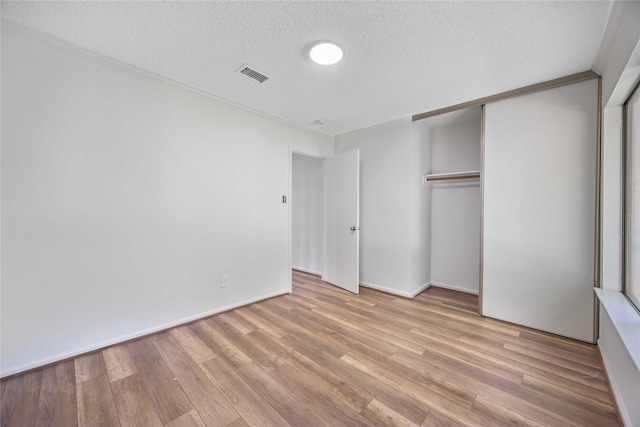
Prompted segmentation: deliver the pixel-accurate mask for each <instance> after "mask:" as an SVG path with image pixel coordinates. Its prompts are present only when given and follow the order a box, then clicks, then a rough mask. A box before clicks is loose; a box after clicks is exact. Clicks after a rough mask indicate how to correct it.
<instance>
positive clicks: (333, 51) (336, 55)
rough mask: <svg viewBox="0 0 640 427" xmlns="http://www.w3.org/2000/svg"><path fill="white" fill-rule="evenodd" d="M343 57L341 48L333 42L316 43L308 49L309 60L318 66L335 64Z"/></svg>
mask: <svg viewBox="0 0 640 427" xmlns="http://www.w3.org/2000/svg"><path fill="white" fill-rule="evenodd" d="M343 57H344V51H343V50H342V46H340V45H339V44H338V43H335V42H329V41H321V42H317V43H314V45H313V46H311V49H309V58H311V60H312V61H313V62H315V63H316V64H320V65H334V64H337V63H338V62H340V61H341V60H342V58H343Z"/></svg>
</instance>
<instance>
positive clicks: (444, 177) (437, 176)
mask: <svg viewBox="0 0 640 427" xmlns="http://www.w3.org/2000/svg"><path fill="white" fill-rule="evenodd" d="M474 178H480V171H469V172H453V173H433V174H428V175H425V176H424V179H425V181H449V180H456V179H474Z"/></svg>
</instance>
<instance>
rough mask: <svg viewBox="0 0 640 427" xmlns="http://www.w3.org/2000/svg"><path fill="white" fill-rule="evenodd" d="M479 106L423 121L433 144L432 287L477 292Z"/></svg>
mask: <svg viewBox="0 0 640 427" xmlns="http://www.w3.org/2000/svg"><path fill="white" fill-rule="evenodd" d="M481 119H482V111H481V107H480V106H477V107H473V108H468V109H464V110H460V111H456V112H452V113H449V114H444V115H439V116H436V117H432V118H430V119H426V120H425V124H426V125H427V126H428V127H429V140H430V146H431V156H430V161H431V164H430V168H429V172H428V173H427V174H426V175H424V177H423V180H424V185H426V186H427V191H428V192H430V198H431V215H430V230H431V251H430V258H431V259H430V262H431V281H430V283H431V286H437V287H442V288H448V289H454V290H458V291H462V292H467V293H471V294H478V292H479V285H480V213H481V211H480V209H481V197H480V161H481V141H482V120H481Z"/></svg>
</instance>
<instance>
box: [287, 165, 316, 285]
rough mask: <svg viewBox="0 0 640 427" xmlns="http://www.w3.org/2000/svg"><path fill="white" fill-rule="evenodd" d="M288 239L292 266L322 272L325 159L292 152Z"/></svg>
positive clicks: (314, 272)
mask: <svg viewBox="0 0 640 427" xmlns="http://www.w3.org/2000/svg"><path fill="white" fill-rule="evenodd" d="M291 179H292V183H291V186H292V194H291V232H292V236H291V240H292V249H291V250H292V264H293V268H295V269H298V270H301V271H306V272H308V273H313V274H321V273H322V271H321V270H322V239H323V235H324V214H323V212H324V159H318V158H315V157H310V156H304V155H301V154H297V153H294V154H293V163H292V172H291Z"/></svg>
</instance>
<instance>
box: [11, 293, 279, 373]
mask: <svg viewBox="0 0 640 427" xmlns="http://www.w3.org/2000/svg"><path fill="white" fill-rule="evenodd" d="M288 293H289V289H285V290H282V291H277V292H273V293H269V294H266V295H262V296H260V297H257V298H252V299H249V300H245V301H242V302H239V303H236V304H231V305H228V306H225V307H220V308H217V309H215V310H210V311H205V312H203V313H198V314H196V315H194V316H189V317H185V318H182V319H179V320H176V321H173V322H168V323H164V324H162V325H158V326H155V327H153V328H148V329H144V330H141V331H138V332H134V333H132V334H127V335H123V336H120V337H117V338H114V339H111V340H107V341H103V342H98V343H94V344H92V345H88V346H85V347H80V348H77V349H75V350H71V351H68V352H64V353H58V354H56V355H53V356H51V357H45V358H42V359H38V360H34V361H31V362H27V363H24V364H21V365H17V366H12V367H9V368H7V369H4V370H2V371H1V372H0V378H2V379H5V378H6V377H9V376H13V375H17V374H21V373H23V372H26V371H30V370H33V369H37V368H41V367H43V366H46V365H51V364H53V363H57V362H61V361H63V360H67V359H70V358H72V357H77V356H79V355H81V354H85V353H91V352H93V351H97V350H100V349H103V348H107V347H111V346H112V345H116V344H120V343H123V342H127V341H132V340H135V339H138V338H142V337H144V336H147V335H152V334H155V333H157V332H161V331H164V330H167V329H170V328H174V327H176V326H180V325H183V324H186V323H192V322H195V321H197V320H200V319H204V318H206V317H209V316H213V315H214V314H218V313H222V312H225V311H229V310H233V309H234V308H239V307H243V306H245V305H249V304H253V303H255V302H259V301H263V300H266V299H269V298H273V297H277V296H280V295H285V294H288Z"/></svg>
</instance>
